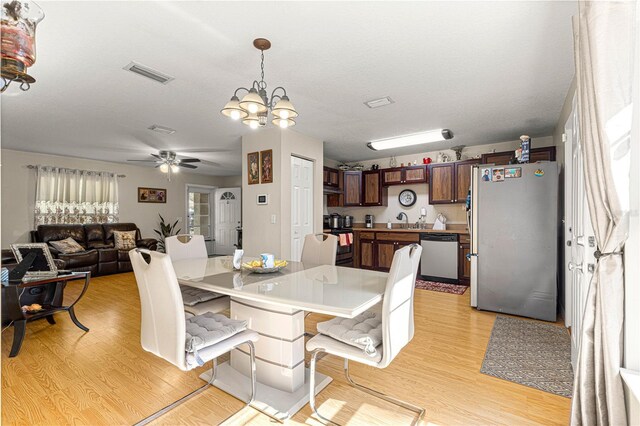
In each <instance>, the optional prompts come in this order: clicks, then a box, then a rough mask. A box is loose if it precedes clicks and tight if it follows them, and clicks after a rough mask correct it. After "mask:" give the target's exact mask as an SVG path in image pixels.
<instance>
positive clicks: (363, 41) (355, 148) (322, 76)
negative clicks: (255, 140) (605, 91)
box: [1, 1, 576, 175]
mask: <svg viewBox="0 0 640 426" xmlns="http://www.w3.org/2000/svg"><path fill="white" fill-rule="evenodd" d="M41 6H42V7H43V9H44V11H45V14H46V18H45V19H44V21H43V22H42V23H41V24H40V26H39V27H38V35H37V43H38V47H37V55H38V59H37V62H36V64H35V66H34V67H33V68H31V69H30V71H31V72H32V74H33V75H34V76H35V77H36V79H37V80H38V81H37V83H36V84H34V85H33V87H32V89H31V90H30V91H28V92H26V93H19V90H17V89H16V88H12V89H10V90H9V91H8V92H7V93H5V94H3V95H2V98H1V99H2V146H3V147H4V148H12V149H20V150H26V151H37V152H45V153H55V154H62V155H69V156H76V157H85V158H93V159H101V160H108V161H118V162H120V161H126V160H127V159H143V158H145V156H146V155H147V154H148V153H151V152H155V151H156V150H157V149H174V150H176V151H178V152H180V153H184V154H187V155H194V156H197V157H199V158H202V159H206V160H209V161H211V162H215V163H218V164H219V165H220V166H213V165H210V164H207V165H202V166H201V167H200V168H199V169H198V171H200V172H204V173H209V174H216V175H234V174H238V173H239V171H240V164H241V159H240V138H241V136H242V135H243V134H245V133H247V132H249V131H250V130H249V129H248V128H247V127H246V126H244V125H242V124H239V123H237V122H232V121H230V120H228V119H226V118H225V117H223V116H221V115H220V113H219V110H220V109H221V108H222V106H223V105H224V104H225V103H226V101H227V100H228V99H229V97H230V96H231V94H232V93H233V91H234V89H235V88H236V87H238V86H247V85H249V84H250V83H251V81H253V80H254V79H256V78H257V77H258V76H259V52H257V51H256V50H255V49H254V48H253V46H252V44H251V43H252V40H253V39H254V38H256V37H267V38H269V39H270V40H271V42H272V44H273V46H272V48H271V50H269V51H267V52H266V61H265V62H266V63H265V68H266V69H265V80H266V81H267V83H268V84H269V86H270V88H274V87H276V86H278V85H283V86H285V87H286V88H287V91H288V92H289V96H290V98H291V101H292V102H293V103H294V104H295V106H296V108H297V109H298V111H299V113H300V117H298V120H297V121H298V125H297V126H296V127H295V128H294V129H295V130H296V131H299V132H301V133H304V134H307V135H310V136H313V137H316V138H319V139H321V140H324V141H325V155H326V156H327V157H329V158H334V159H338V160H364V159H371V158H376V157H386V156H389V155H390V154H404V153H413V152H422V151H425V150H426V148H425V146H419V147H413V148H406V149H402V150H396V151H394V152H391V151H384V152H382V153H376V152H373V151H371V150H369V149H368V148H366V146H365V144H366V142H367V141H369V140H371V139H379V138H386V137H391V136H396V135H402V134H409V133H415V132H419V131H424V130H429V129H433V128H441V127H445V128H450V129H451V130H452V131H453V132H454V134H455V137H454V139H453V140H451V141H447V142H443V143H438V144H431V145H430V146H429V150H431V149H442V148H444V147H450V146H454V145H461V144H463V145H476V144H483V143H488V142H496V141H504V140H514V139H517V138H518V136H520V135H521V134H522V133H528V134H530V135H531V136H533V137H536V136H544V135H549V134H551V132H552V130H553V127H554V126H555V124H556V121H557V119H558V116H559V113H560V109H561V107H562V104H563V101H564V98H565V95H566V92H567V89H568V87H569V84H570V81H571V78H572V76H573V59H572V47H571V46H572V40H571V18H570V17H571V15H572V14H574V13H575V11H576V3H575V2H573V1H572V2H562V1H556V2H538V1H533V2H526V1H525V2H521V1H518V2H516V1H514V2H390V1H389V2H371V3H369V2H342V3H334V2H297V3H289V2H256V3H249V2H219V3H218V2H158V3H156V2H95V1H90V2H79V1H76V2H42V3H41ZM131 61H136V62H139V63H141V64H143V65H147V66H150V67H153V68H155V69H157V70H159V71H162V72H164V73H166V74H169V75H171V76H174V77H175V80H174V81H173V82H171V83H169V84H168V85H161V84H158V83H155V82H153V81H150V80H147V79H144V78H141V77H139V76H137V75H134V74H132V73H129V72H126V71H124V70H122V67H123V66H125V65H127V64H128V63H129V62H131ZM383 96H390V97H391V98H392V99H393V100H394V101H395V103H394V104H392V105H389V106H386V107H382V108H379V109H369V108H367V107H366V106H364V105H363V102H364V101H367V100H371V99H375V98H379V97H383ZM152 124H160V125H164V126H168V127H172V128H174V129H176V130H177V132H176V133H175V134H174V135H161V134H157V133H154V132H151V131H149V130H147V127H149V126H150V125H152ZM201 150H205V151H208V150H211V151H213V152H196V153H193V152H189V151H201Z"/></svg>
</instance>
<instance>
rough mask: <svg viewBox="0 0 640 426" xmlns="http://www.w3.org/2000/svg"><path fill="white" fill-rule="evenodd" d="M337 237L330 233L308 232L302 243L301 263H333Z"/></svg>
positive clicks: (334, 261)
mask: <svg viewBox="0 0 640 426" xmlns="http://www.w3.org/2000/svg"><path fill="white" fill-rule="evenodd" d="M337 248H338V237H336V236H335V235H331V234H317V235H316V234H309V235H306V236H305V237H304V244H303V245H302V256H301V257H300V261H301V262H302V263H310V264H314V265H335V264H336V253H337Z"/></svg>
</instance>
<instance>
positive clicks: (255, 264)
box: [242, 260, 287, 273]
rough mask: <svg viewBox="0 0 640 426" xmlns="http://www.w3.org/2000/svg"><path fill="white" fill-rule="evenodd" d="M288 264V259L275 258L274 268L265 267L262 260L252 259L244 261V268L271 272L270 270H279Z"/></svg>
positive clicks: (252, 270)
mask: <svg viewBox="0 0 640 426" xmlns="http://www.w3.org/2000/svg"><path fill="white" fill-rule="evenodd" d="M285 266H287V261H286V260H275V261H274V266H273V268H265V267H263V266H262V260H252V261H250V262H244V263H243V264H242V269H246V270H248V271H251V272H257V273H269V272H278V271H279V270H280V269H282V268H284V267H285Z"/></svg>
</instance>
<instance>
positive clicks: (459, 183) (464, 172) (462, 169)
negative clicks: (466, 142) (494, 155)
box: [453, 158, 480, 203]
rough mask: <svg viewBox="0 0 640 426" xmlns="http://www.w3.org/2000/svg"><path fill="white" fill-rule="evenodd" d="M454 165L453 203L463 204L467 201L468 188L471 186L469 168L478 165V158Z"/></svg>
mask: <svg viewBox="0 0 640 426" xmlns="http://www.w3.org/2000/svg"><path fill="white" fill-rule="evenodd" d="M454 164H455V182H454V194H453V195H454V198H453V202H454V203H464V202H465V201H466V200H467V194H468V193H469V187H470V186H471V168H472V167H473V166H474V165H475V164H480V159H479V158H474V159H473V160H465V161H457V162H455V163H454Z"/></svg>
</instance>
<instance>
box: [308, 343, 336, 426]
mask: <svg viewBox="0 0 640 426" xmlns="http://www.w3.org/2000/svg"><path fill="white" fill-rule="evenodd" d="M320 353H324V350H323V349H320V348H319V349H316V350H314V351H313V352H311V362H310V366H309V406H310V407H311V409H312V410H313V412H314V413H315V415H316V416H318V418H319V419H320V420H322V421H324V422H325V423H330V424H333V425H337V426H340V424H339V423H336V422H334V421H331V420H329V419H327V418H326V417H324V416H323V415H322V414H320V413H319V412H318V409H317V408H316V358H317V357H318V354H320Z"/></svg>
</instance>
